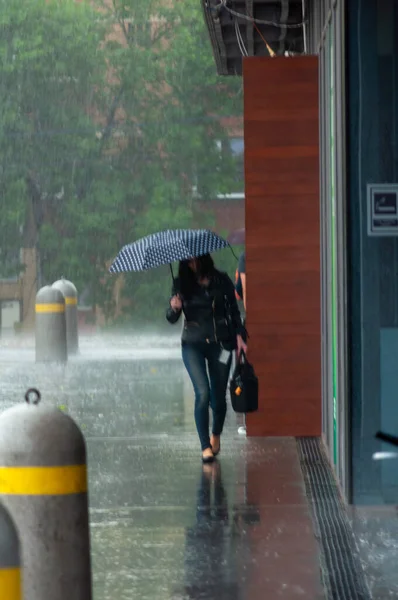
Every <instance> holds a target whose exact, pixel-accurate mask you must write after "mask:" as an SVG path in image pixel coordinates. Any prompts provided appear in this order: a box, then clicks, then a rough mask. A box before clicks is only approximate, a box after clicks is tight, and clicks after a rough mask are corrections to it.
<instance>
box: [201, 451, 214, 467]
mask: <svg viewBox="0 0 398 600" xmlns="http://www.w3.org/2000/svg"><path fill="white" fill-rule="evenodd" d="M213 461H214V454H213V452H212V449H211V448H206V450H203V452H202V462H203V464H205V465H206V464H208V463H212V462H213Z"/></svg>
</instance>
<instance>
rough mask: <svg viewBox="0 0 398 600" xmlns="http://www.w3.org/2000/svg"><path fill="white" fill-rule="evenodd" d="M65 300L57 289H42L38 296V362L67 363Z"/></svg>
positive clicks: (49, 287)
mask: <svg viewBox="0 0 398 600" xmlns="http://www.w3.org/2000/svg"><path fill="white" fill-rule="evenodd" d="M67 360H68V351H67V342H66V319H65V299H64V296H63V294H62V292H60V290H57V289H56V288H52V287H51V286H49V285H46V286H45V287H43V288H41V289H40V290H39V291H38V292H37V296H36V361H37V362H66V361H67Z"/></svg>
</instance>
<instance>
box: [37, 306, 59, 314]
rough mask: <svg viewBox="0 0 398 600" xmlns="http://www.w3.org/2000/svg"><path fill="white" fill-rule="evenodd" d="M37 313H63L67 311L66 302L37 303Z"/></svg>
mask: <svg viewBox="0 0 398 600" xmlns="http://www.w3.org/2000/svg"><path fill="white" fill-rule="evenodd" d="M36 312H37V313H63V312H65V305H64V304H36Z"/></svg>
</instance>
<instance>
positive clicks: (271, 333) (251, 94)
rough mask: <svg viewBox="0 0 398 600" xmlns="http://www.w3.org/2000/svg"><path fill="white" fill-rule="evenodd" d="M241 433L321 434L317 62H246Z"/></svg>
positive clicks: (311, 59) (306, 59)
mask: <svg viewBox="0 0 398 600" xmlns="http://www.w3.org/2000/svg"><path fill="white" fill-rule="evenodd" d="M243 83H244V96H245V109H244V128H245V129H244V136H245V182H246V183H245V186H246V190H245V192H246V217H245V218H246V273H247V325H248V330H249V334H250V345H249V352H250V359H251V361H252V362H253V363H254V366H255V368H256V371H257V374H258V376H259V380H260V397H259V411H258V412H257V413H255V414H252V415H248V418H247V430H248V435H270V436H288V435H293V436H302V435H320V434H321V356H320V353H321V339H320V322H321V315H320V243H319V233H320V232H319V229H320V225H319V148H318V140H319V137H318V115H319V112H318V60H317V57H315V56H301V57H294V58H283V57H278V58H264V57H259V58H257V57H254V58H247V59H245V60H244V69H243Z"/></svg>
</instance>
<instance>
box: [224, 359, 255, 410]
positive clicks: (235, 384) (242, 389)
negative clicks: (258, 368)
mask: <svg viewBox="0 0 398 600" xmlns="http://www.w3.org/2000/svg"><path fill="white" fill-rule="evenodd" d="M229 391H230V394H231V403H232V408H233V409H234V411H235V412H236V413H250V412H255V411H256V410H258V379H257V376H256V374H255V372H254V368H253V365H251V364H250V363H249V361H248V360H247V358H246V354H245V352H244V351H243V350H241V351H240V353H239V357H238V362H237V363H236V367H235V369H234V372H233V374H232V379H231V381H230V382H229Z"/></svg>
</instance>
